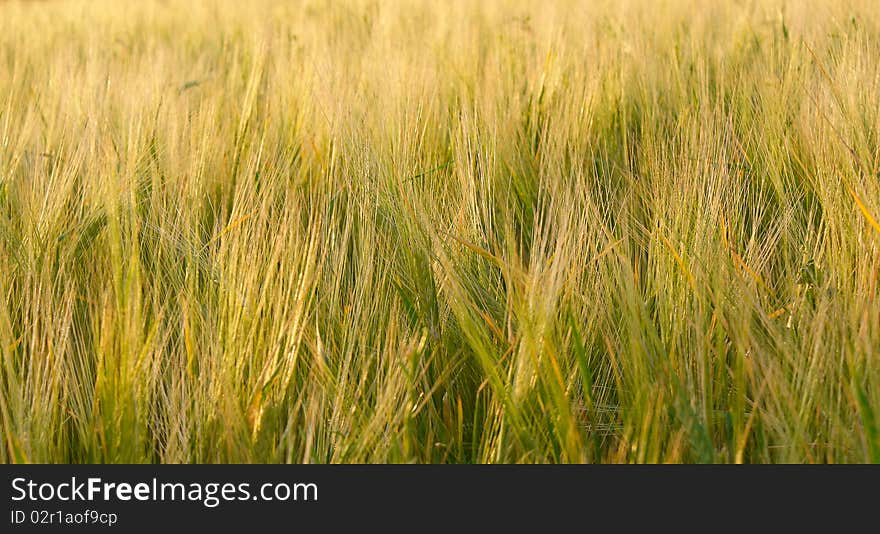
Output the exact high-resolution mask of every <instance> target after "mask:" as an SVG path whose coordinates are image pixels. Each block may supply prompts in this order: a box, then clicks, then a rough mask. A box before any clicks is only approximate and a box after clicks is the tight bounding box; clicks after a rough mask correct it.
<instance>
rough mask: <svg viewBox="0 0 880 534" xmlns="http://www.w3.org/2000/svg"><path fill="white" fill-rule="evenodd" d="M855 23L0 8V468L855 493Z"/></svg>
mask: <svg viewBox="0 0 880 534" xmlns="http://www.w3.org/2000/svg"><path fill="white" fill-rule="evenodd" d="M878 221H880V5H878V4H877V3H876V2H875V1H873V0H843V1H837V0H806V1H794V0H791V1H784V0H718V1H715V0H642V1H639V0H613V1H611V0H608V1H605V0H596V1H567V0H553V1H549V2H538V1H534V2H527V1H514V0H487V1H485V2H476V1H468V0H451V1H444V2H428V1H415V0H413V1H409V0H388V1H382V2H379V1H372V0H344V1H340V2H337V1H329V0H302V1H296V2H281V1H278V2H270V1H264V0H257V1H252V2H233V1H224V0H186V1H175V0H167V1H153V0H144V1H138V2H128V3H124V2H111V1H102V0H97V1H76V0H67V1H65V0H54V1H52V0H50V1H42V2H23V1H4V2H0V295H2V298H0V357H2V364H0V435H2V444H0V462H48V463H55V462H72V463H78V462H90V463H91V462H108V463H110V462H126V463H139V462H168V463H188V462H199V463H213V462H259V463H263V462H267V463H268V462H293V463H301V462H306V463H324V462H334V463H336V462H342V463H350V462H351V463H354V462H369V463H377V462H381V463H385V462H394V463H397V462H419V463H422V462H432V463H433V462H436V463H445V462H449V463H512V462H542V463H543V462H549V463H556V462H625V463H642V462H646V463H650V462H672V463H694V462H712V463H727V462H730V463H734V462H736V463H740V462H745V463H757V462H761V463H763V462H771V463H789V462H795V463H801V462H822V463H824V462H834V463H837V462H856V463H862V462H880V428H878V425H880V300H878V299H880V289H878V272H880V250H878V246H880V222H878Z"/></svg>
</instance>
